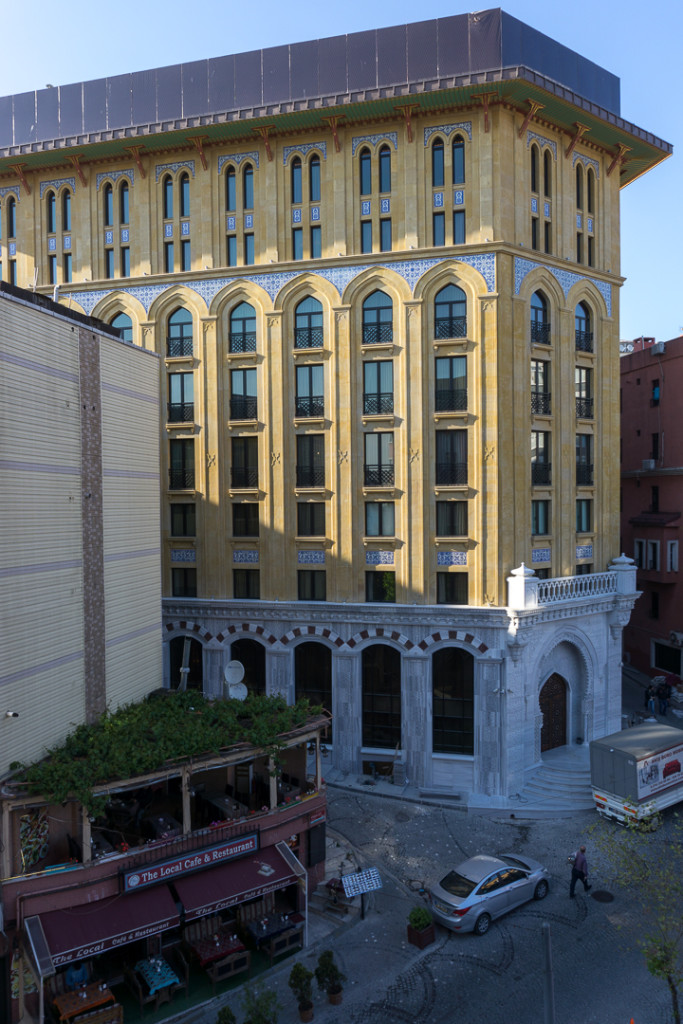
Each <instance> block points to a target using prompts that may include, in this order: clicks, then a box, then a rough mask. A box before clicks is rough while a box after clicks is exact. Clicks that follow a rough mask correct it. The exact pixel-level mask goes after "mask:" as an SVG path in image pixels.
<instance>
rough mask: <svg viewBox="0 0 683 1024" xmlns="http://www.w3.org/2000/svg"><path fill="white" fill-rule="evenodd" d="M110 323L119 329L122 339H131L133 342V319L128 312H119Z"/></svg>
mask: <svg viewBox="0 0 683 1024" xmlns="http://www.w3.org/2000/svg"><path fill="white" fill-rule="evenodd" d="M110 323H111V326H112V327H115V328H116V329H117V331H119V333H120V335H121V340H122V341H129V342H131V344H132V341H133V321H132V320H131V318H130V317H129V316H128V314H127V313H117V314H116V316H115V317H114V318H113V319H112V320H111V321H110Z"/></svg>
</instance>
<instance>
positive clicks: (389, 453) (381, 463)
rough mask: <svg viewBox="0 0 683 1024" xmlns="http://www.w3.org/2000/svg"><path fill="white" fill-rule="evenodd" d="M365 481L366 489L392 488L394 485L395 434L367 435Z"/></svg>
mask: <svg viewBox="0 0 683 1024" xmlns="http://www.w3.org/2000/svg"><path fill="white" fill-rule="evenodd" d="M363 481H364V484H365V486H366V487H392V486H393V484H394V434H393V431H387V432H386V433H377V434H366V435H365V465H364V467H363Z"/></svg>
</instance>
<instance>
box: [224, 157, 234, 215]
mask: <svg viewBox="0 0 683 1024" xmlns="http://www.w3.org/2000/svg"><path fill="white" fill-rule="evenodd" d="M225 208H226V210H227V211H228V213H233V212H234V211H235V209H236V208H237V176H236V174H235V168H234V167H228V170H227V173H226V175H225Z"/></svg>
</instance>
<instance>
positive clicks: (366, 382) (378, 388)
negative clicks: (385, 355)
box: [363, 359, 394, 416]
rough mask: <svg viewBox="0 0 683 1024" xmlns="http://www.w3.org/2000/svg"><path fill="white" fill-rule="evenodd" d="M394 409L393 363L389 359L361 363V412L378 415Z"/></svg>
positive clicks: (367, 414)
mask: <svg viewBox="0 0 683 1024" xmlns="http://www.w3.org/2000/svg"><path fill="white" fill-rule="evenodd" d="M393 411H394V364H393V362H392V360H391V359H386V360H382V361H380V362H371V363H363V413H364V415H366V416H379V415H382V414H386V413H392V412H393Z"/></svg>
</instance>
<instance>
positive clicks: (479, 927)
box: [474, 914, 491, 935]
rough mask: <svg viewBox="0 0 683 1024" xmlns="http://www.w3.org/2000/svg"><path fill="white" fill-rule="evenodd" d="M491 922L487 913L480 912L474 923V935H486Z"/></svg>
mask: <svg viewBox="0 0 683 1024" xmlns="http://www.w3.org/2000/svg"><path fill="white" fill-rule="evenodd" d="M490 924H491V918H490V917H489V915H488V914H480V915H479V917H478V918H477V920H476V922H475V925H474V934H475V935H486V933H487V931H488V930H489V925H490Z"/></svg>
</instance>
